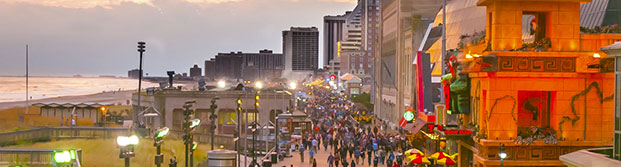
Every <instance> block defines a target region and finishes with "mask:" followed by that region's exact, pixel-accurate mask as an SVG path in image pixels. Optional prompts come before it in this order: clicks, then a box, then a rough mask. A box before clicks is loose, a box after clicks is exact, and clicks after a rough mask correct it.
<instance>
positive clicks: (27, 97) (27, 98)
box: [26, 45, 30, 114]
mask: <svg viewBox="0 0 621 167" xmlns="http://www.w3.org/2000/svg"><path fill="white" fill-rule="evenodd" d="M29 97H30V96H29V95H28V45H26V114H29V112H28V100H29Z"/></svg>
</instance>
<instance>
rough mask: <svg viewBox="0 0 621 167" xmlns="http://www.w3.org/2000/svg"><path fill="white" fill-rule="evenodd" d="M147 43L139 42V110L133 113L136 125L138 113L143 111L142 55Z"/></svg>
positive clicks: (133, 120)
mask: <svg viewBox="0 0 621 167" xmlns="http://www.w3.org/2000/svg"><path fill="white" fill-rule="evenodd" d="M145 44H146V43H145V42H142V41H140V42H138V52H140V63H139V64H140V65H139V68H138V73H139V74H138V109H137V110H136V112H134V113H132V122H133V124H134V125H136V120H137V117H138V113H139V112H140V111H142V107H141V106H140V95H141V94H140V91H141V90H142V53H144V52H145V49H144V48H146V46H144V45H145Z"/></svg>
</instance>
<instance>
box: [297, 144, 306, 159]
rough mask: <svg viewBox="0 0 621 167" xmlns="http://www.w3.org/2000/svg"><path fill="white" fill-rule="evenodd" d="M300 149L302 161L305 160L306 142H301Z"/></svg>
mask: <svg viewBox="0 0 621 167" xmlns="http://www.w3.org/2000/svg"><path fill="white" fill-rule="evenodd" d="M298 149H299V151H300V160H302V162H304V150H305V148H304V144H300V147H299V148H298Z"/></svg>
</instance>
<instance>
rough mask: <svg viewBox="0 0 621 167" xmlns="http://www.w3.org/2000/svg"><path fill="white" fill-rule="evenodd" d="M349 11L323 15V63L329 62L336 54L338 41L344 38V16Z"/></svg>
mask: <svg viewBox="0 0 621 167" xmlns="http://www.w3.org/2000/svg"><path fill="white" fill-rule="evenodd" d="M350 13H351V12H347V13H345V14H344V15H337V16H324V17H323V65H324V66H325V65H328V64H330V60H333V59H334V58H335V57H337V56H338V47H339V46H338V42H339V41H343V39H345V32H346V29H345V18H346V17H347V15H349V14H350Z"/></svg>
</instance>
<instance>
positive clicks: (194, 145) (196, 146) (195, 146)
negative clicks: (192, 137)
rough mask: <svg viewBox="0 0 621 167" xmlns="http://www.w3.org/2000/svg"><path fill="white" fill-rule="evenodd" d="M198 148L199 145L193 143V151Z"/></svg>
mask: <svg viewBox="0 0 621 167" xmlns="http://www.w3.org/2000/svg"><path fill="white" fill-rule="evenodd" d="M196 148H198V143H196V142H193V143H192V151H194V150H196Z"/></svg>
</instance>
